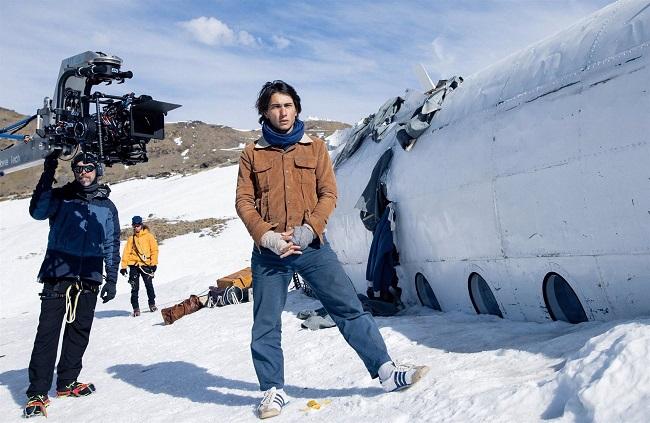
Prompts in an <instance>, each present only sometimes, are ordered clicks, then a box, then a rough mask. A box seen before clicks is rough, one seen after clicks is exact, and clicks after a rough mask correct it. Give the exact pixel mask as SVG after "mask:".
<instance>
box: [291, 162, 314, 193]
mask: <svg viewBox="0 0 650 423" xmlns="http://www.w3.org/2000/svg"><path fill="white" fill-rule="evenodd" d="M295 163H296V168H298V169H299V171H300V183H301V184H311V185H313V186H314V189H316V159H315V158H313V157H296V158H295Z"/></svg>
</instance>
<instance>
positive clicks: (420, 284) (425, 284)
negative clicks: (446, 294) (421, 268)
mask: <svg viewBox="0 0 650 423" xmlns="http://www.w3.org/2000/svg"><path fill="white" fill-rule="evenodd" d="M415 290H416V291H417V293H418V298H419V299H420V302H421V303H422V305H423V306H426V307H429V308H432V309H434V310H438V311H442V310H441V308H440V304H439V303H438V299H437V298H436V294H434V293H433V289H431V285H429V281H427V278H425V277H424V275H423V274H422V273H418V274H417V275H415Z"/></svg>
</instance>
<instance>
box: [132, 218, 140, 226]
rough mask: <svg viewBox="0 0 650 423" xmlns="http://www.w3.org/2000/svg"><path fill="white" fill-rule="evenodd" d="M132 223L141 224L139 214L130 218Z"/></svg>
mask: <svg viewBox="0 0 650 423" xmlns="http://www.w3.org/2000/svg"><path fill="white" fill-rule="evenodd" d="M131 224H132V225H142V218H141V217H140V216H133V217H132V218H131Z"/></svg>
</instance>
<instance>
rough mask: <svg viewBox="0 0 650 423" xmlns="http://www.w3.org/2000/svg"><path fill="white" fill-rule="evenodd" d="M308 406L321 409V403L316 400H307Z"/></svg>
mask: <svg viewBox="0 0 650 423" xmlns="http://www.w3.org/2000/svg"><path fill="white" fill-rule="evenodd" d="M307 407H309V408H312V409H314V410H320V404H319V403H318V401H316V400H309V401H308V402H307Z"/></svg>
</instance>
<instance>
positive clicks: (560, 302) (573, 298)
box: [415, 272, 588, 323]
mask: <svg viewBox="0 0 650 423" xmlns="http://www.w3.org/2000/svg"><path fill="white" fill-rule="evenodd" d="M415 289H416V291H417V294H418V298H419V299H420V302H421V303H422V305H424V306H426V307H430V308H432V309H434V310H438V311H442V308H441V307H440V303H439V302H438V299H437V298H436V295H435V293H434V292H433V289H432V288H431V285H430V284H429V281H428V280H427V278H426V277H425V276H424V275H423V274H422V273H418V274H416V275H415ZM467 289H468V292H469V296H470V299H471V300H472V304H473V305H474V310H476V313H478V314H492V315H495V316H499V317H503V314H502V313H501V309H500V308H499V304H498V303H497V300H496V298H495V297H494V294H493V293H492V290H491V289H490V286H489V285H488V283H487V282H486V281H485V279H484V278H483V277H482V276H481V275H479V274H478V273H476V272H474V273H471V274H470V275H469V277H468V279H467ZM542 292H543V294H544V303H545V304H546V309H547V310H548V313H549V315H550V316H551V319H553V320H562V321H565V322H569V323H580V322H586V321H587V320H588V319H587V314H586V313H585V311H584V308H583V307H582V304H581V303H580V299H579V298H578V296H577V295H576V293H575V291H573V289H572V288H571V286H570V285H569V283H568V282H567V281H566V279H564V278H563V277H562V276H560V275H559V274H557V273H549V274H547V275H546V277H544V282H543V284H542Z"/></svg>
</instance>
